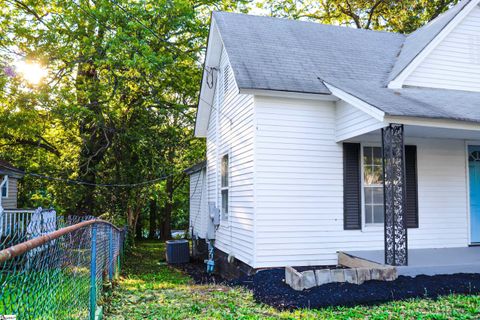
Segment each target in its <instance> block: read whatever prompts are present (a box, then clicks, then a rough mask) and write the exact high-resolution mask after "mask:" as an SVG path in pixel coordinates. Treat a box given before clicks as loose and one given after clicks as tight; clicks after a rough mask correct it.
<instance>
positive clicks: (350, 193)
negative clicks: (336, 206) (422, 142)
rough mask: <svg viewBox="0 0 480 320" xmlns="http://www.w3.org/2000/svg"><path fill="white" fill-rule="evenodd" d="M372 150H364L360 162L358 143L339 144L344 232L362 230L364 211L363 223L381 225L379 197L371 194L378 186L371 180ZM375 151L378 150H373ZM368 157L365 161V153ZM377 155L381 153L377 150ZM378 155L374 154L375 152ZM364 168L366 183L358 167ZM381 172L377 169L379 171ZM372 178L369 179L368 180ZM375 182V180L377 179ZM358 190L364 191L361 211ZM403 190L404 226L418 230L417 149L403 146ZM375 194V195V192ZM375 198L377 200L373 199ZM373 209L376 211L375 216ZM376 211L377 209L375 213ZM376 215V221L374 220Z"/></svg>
mask: <svg viewBox="0 0 480 320" xmlns="http://www.w3.org/2000/svg"><path fill="white" fill-rule="evenodd" d="M375 149H379V150H380V148H378V147H366V150H364V153H365V154H364V159H363V161H362V160H361V145H360V144H358V143H344V144H343V162H344V166H343V171H344V173H343V180H344V181H343V182H344V189H343V196H344V210H343V212H344V229H345V230H359V229H361V228H362V212H363V210H365V212H364V213H365V215H366V216H365V223H366V224H375V223H377V220H378V223H383V204H382V203H381V202H382V201H380V200H381V199H383V194H382V193H381V192H380V193H379V194H378V195H377V196H376V193H375V191H376V190H377V189H378V186H377V185H378V183H377V182H376V180H375V179H373V178H375V177H377V176H378V174H377V171H378V170H376V169H377V166H376V163H377V162H378V161H376V157H375V154H376V153H375V151H376V150H375ZM377 151H378V150H377ZM369 152H370V153H371V155H370V158H371V159H370V158H369V154H370V153H369ZM379 152H380V154H381V150H380V151H379ZM377 153H378V152H377ZM362 166H364V171H365V175H366V176H367V177H368V179H367V180H368V181H364V179H365V178H364V179H362V176H361V172H362V170H361V168H362ZM380 172H381V170H380ZM372 177H373V178H372ZM377 180H378V179H377ZM362 187H364V188H365V189H366V190H365V191H364V194H365V197H366V199H365V208H364V209H363V210H362ZM405 187H406V188H405V189H406V208H405V209H406V215H407V227H408V228H418V226H419V222H418V220H419V219H418V181H417V147H416V146H405ZM377 193H378V192H377ZM377 198H378V199H377ZM377 206H378V207H379V209H380V211H382V212H380V213H379V214H376V209H377ZM377 211H378V210H377ZM377 216H378V218H377Z"/></svg>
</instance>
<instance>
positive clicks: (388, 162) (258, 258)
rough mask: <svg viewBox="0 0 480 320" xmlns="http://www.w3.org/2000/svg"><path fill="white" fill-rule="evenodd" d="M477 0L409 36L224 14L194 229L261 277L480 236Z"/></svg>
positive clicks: (206, 89) (206, 111)
mask: <svg viewBox="0 0 480 320" xmlns="http://www.w3.org/2000/svg"><path fill="white" fill-rule="evenodd" d="M479 2H480V0H470V1H461V2H460V3H459V4H458V5H456V6H455V7H453V8H452V9H450V10H449V11H448V12H447V13H445V14H444V15H442V16H440V17H438V18H437V19H436V20H434V21H432V22H431V23H429V24H428V25H426V26H425V27H423V28H421V29H419V30H418V31H416V32H414V33H413V34H410V35H402V34H395V33H388V32H377V31H366V30H358V29H353V28H346V27H338V26H331V25H322V24H317V23H310V22H301V21H291V20H284V19H276V18H270V17H258V16H250V15H242V14H233V13H223V12H216V13H214V14H213V15H212V22H211V27H210V35H209V39H208V50H207V54H206V61H205V71H204V76H203V80H202V86H201V92H200V98H199V106H198V113H197V121H196V127H195V134H196V136H197V137H202V138H206V139H207V162H206V165H205V167H203V166H200V167H198V168H197V170H196V171H195V174H193V175H192V183H191V184H192V185H191V192H192V195H191V196H192V198H194V199H195V201H194V202H192V206H191V218H190V223H191V228H192V231H193V234H194V236H196V237H197V238H200V239H206V238H209V239H214V247H215V249H216V250H215V252H216V254H218V255H220V256H225V257H226V256H228V257H229V261H230V262H232V261H236V262H237V263H238V264H241V265H244V266H247V267H250V268H253V269H258V268H268V267H283V266H314V265H335V264H336V263H337V252H338V251H362V250H385V256H386V257H385V258H386V261H385V262H386V263H388V264H391V265H400V266H401V265H406V264H408V259H407V258H408V252H409V250H411V249H420V248H460V247H468V246H470V245H474V244H477V243H480V6H479ZM382 145H383V148H382ZM215 208H217V209H219V210H220V222H219V225H218V226H215V227H214V228H212V225H213V224H212V219H211V216H214V215H215Z"/></svg>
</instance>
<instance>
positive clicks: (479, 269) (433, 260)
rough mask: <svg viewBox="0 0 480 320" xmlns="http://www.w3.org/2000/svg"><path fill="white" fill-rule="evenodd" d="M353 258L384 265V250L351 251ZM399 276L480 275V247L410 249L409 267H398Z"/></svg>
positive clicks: (349, 253) (350, 254)
mask: <svg viewBox="0 0 480 320" xmlns="http://www.w3.org/2000/svg"><path fill="white" fill-rule="evenodd" d="M345 253H346V254H348V255H349V256H351V257H354V258H356V259H359V260H360V263H361V262H362V261H363V262H366V263H368V262H373V263H376V264H384V262H385V252H384V250H372V251H349V252H345ZM396 269H397V274H398V275H399V276H409V277H415V276H418V275H428V276H435V275H442V274H457V273H480V247H463V248H441V249H410V250H409V251H408V266H397V267H396Z"/></svg>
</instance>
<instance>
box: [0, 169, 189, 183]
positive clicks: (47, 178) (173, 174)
mask: <svg viewBox="0 0 480 320" xmlns="http://www.w3.org/2000/svg"><path fill="white" fill-rule="evenodd" d="M0 168H5V169H7V170H14V169H12V168H11V167H9V166H6V165H2V164H0ZM182 172H183V171H182ZM177 174H179V173H178V172H176V173H171V174H167V175H164V176H161V177H159V178H155V179H151V180H146V181H142V182H137V183H93V182H88V181H82V180H75V179H69V178H58V177H50V176H47V175H44V174H40V173H34V172H25V175H27V176H31V177H35V178H40V179H44V180H50V181H62V182H66V183H69V184H76V185H84V186H92V187H93V186H94V187H107V188H135V187H142V186H146V185H150V184H154V183H157V182H160V181H163V180H166V179H168V178H170V177H173V176H175V175H177Z"/></svg>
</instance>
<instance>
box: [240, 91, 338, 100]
mask: <svg viewBox="0 0 480 320" xmlns="http://www.w3.org/2000/svg"><path fill="white" fill-rule="evenodd" d="M239 92H240V94H248V95H252V96H257V97H276V98H289V99H304V100H317V101H338V100H339V99H338V98H337V97H335V96H333V95H331V94H320V93H302V92H290V91H278V90H262V89H240V91H239Z"/></svg>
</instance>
